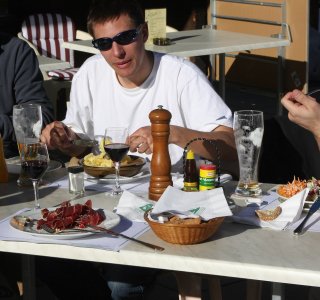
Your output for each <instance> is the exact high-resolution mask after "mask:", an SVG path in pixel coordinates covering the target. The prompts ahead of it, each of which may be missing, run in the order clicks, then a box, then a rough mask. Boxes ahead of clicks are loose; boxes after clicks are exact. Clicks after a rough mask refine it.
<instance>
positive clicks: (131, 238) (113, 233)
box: [88, 225, 164, 251]
mask: <svg viewBox="0 0 320 300" xmlns="http://www.w3.org/2000/svg"><path fill="white" fill-rule="evenodd" d="M88 227H90V228H93V229H95V230H100V231H102V232H106V233H108V234H110V235H113V236H116V237H122V238H125V239H127V240H130V241H133V242H136V243H139V244H141V245H144V246H146V247H149V248H151V249H153V250H159V251H163V250H164V248H163V247H160V246H157V245H154V244H150V243H147V242H144V241H140V240H137V239H135V238H133V237H130V236H127V235H125V234H123V233H119V232H116V231H113V230H110V229H107V228H104V227H100V226H93V225H88Z"/></svg>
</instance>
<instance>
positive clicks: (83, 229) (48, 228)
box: [41, 224, 101, 234]
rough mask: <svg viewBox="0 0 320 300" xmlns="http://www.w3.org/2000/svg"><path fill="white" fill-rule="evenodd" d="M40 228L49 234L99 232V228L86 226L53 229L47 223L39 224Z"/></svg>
mask: <svg viewBox="0 0 320 300" xmlns="http://www.w3.org/2000/svg"><path fill="white" fill-rule="evenodd" d="M41 229H43V230H44V231H46V232H48V233H51V234H60V233H72V232H92V233H101V231H100V230H92V229H88V228H71V229H65V230H61V231H56V230H55V229H53V228H51V227H50V226H48V225H47V224H43V225H41Z"/></svg>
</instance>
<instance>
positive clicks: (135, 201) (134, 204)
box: [116, 190, 154, 222]
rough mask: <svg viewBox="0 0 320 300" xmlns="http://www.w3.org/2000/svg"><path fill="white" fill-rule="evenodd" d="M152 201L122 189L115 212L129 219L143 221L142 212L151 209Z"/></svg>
mask: <svg viewBox="0 0 320 300" xmlns="http://www.w3.org/2000/svg"><path fill="white" fill-rule="evenodd" d="M153 205H154V201H151V200H148V199H144V198H142V197H139V196H137V195H134V194H132V193H130V192H128V191H126V190H124V191H123V193H122V195H121V197H120V199H119V203H118V205H117V207H116V212H117V214H119V215H122V216H124V217H126V218H127V219H129V220H131V221H139V222H144V221H145V220H144V217H143V216H144V213H145V212H146V211H147V210H149V209H151V208H152V207H153Z"/></svg>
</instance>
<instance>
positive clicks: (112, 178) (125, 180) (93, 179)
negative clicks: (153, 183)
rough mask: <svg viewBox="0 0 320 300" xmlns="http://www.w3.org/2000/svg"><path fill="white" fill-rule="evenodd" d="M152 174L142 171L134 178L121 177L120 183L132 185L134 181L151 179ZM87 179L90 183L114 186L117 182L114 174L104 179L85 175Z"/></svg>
mask: <svg viewBox="0 0 320 300" xmlns="http://www.w3.org/2000/svg"><path fill="white" fill-rule="evenodd" d="M150 175H151V174H150V171H148V170H145V171H142V172H140V173H138V174H136V175H134V176H132V177H125V176H120V177H119V182H120V183H130V182H134V181H137V180H140V179H143V178H147V177H149V176H150ZM85 179H86V180H88V181H91V182H103V183H106V184H114V181H115V175H114V174H110V175H107V176H105V177H103V178H96V177H92V176H90V175H88V174H85Z"/></svg>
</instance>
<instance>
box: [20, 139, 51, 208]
mask: <svg viewBox="0 0 320 300" xmlns="http://www.w3.org/2000/svg"><path fill="white" fill-rule="evenodd" d="M20 158H21V168H22V171H23V172H24V174H25V176H26V177H27V178H29V179H31V181H32V185H33V190H34V201H35V209H39V208H40V204H39V181H40V179H41V178H42V176H43V174H44V173H45V172H46V170H47V168H48V165H49V161H50V160H49V154H48V149H47V146H46V144H44V143H40V142H39V143H33V144H23V147H22V148H21V156H20Z"/></svg>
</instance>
